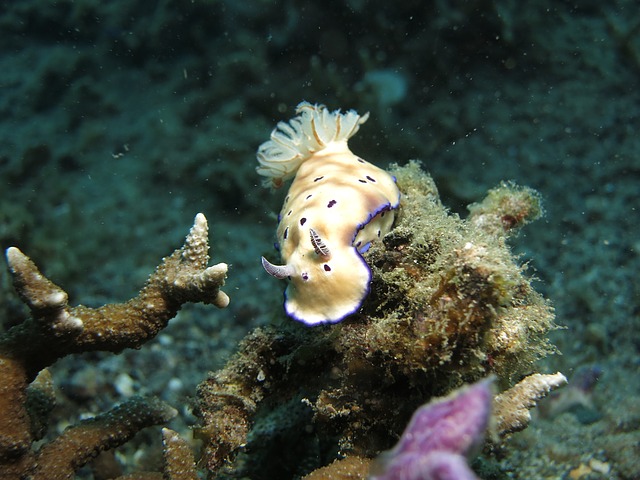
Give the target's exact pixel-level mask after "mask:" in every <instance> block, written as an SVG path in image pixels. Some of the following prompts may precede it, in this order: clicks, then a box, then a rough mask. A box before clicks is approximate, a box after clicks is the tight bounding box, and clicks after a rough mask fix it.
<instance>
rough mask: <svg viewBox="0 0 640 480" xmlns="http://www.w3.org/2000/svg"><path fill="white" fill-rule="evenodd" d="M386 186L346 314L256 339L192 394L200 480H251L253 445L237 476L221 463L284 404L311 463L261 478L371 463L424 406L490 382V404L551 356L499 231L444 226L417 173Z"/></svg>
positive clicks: (549, 315)
mask: <svg viewBox="0 0 640 480" xmlns="http://www.w3.org/2000/svg"><path fill="white" fill-rule="evenodd" d="M390 173H391V174H392V175H394V176H396V177H397V184H398V187H399V189H400V191H401V192H402V198H401V206H400V209H399V210H398V214H397V223H396V226H395V228H394V229H393V230H391V231H390V232H389V233H388V234H387V235H385V237H384V238H383V239H382V242H378V243H377V244H372V246H371V249H370V250H369V251H368V252H367V253H365V254H364V257H365V260H366V261H367V263H368V264H369V265H370V266H371V269H372V281H371V293H370V295H369V296H368V298H367V299H366V301H365V302H364V303H363V306H362V308H361V309H360V310H359V312H357V313H355V314H353V315H351V316H349V317H347V318H346V319H344V320H343V321H342V322H340V323H337V324H334V325H330V326H324V327H316V328H313V329H309V328H307V327H305V326H304V325H301V324H299V323H297V322H285V323H284V324H283V325H281V326H267V327H263V328H259V329H256V330H254V331H253V332H251V333H250V334H249V335H248V336H247V337H246V338H245V340H244V341H243V342H242V343H241V345H240V347H239V351H238V353H237V354H236V355H235V356H234V357H232V358H231V359H230V360H229V362H228V363H227V364H226V365H225V366H224V367H223V368H222V369H221V370H219V371H217V372H213V373H211V374H210V376H209V378H208V379H206V380H205V381H204V382H202V383H201V384H200V386H199V388H198V405H197V408H198V411H197V414H198V416H199V417H200V419H201V426H200V428H199V429H198V434H199V436H200V437H201V438H202V439H203V440H204V443H205V445H204V459H203V462H204V464H205V465H206V466H207V468H208V469H209V470H210V471H212V472H215V471H218V470H219V469H220V467H222V466H223V465H227V467H228V468H230V469H232V470H234V469H235V472H236V473H238V474H246V475H247V476H249V477H251V478H261V476H260V472H263V471H264V468H265V467H264V464H261V463H260V460H259V459H260V458H265V456H264V455H262V454H261V453H260V452H259V451H258V450H259V448H260V447H259V446H258V445H253V448H252V451H251V452H245V453H244V454H243V459H242V465H239V464H233V463H229V461H230V460H232V459H233V457H234V453H235V452H237V451H238V448H240V447H241V446H242V445H245V444H246V443H247V435H248V432H249V431H250V430H251V427H252V425H253V423H254V421H255V420H256V418H263V416H271V414H272V412H275V411H278V410H279V409H280V406H281V405H284V404H286V403H287V402H289V401H290V400H291V399H293V398H301V399H302V400H301V401H302V402H303V403H304V404H305V405H307V406H308V407H309V408H310V409H311V412H312V420H311V423H310V424H309V425H308V428H309V429H310V431H311V432H313V435H308V436H307V437H306V439H305V441H308V442H309V444H308V445H307V447H308V448H306V451H307V452H314V453H313V455H311V454H309V456H308V458H299V459H298V461H297V462H295V464H292V463H287V464H284V465H278V466H277V468H279V469H280V470H277V471H274V470H270V474H271V475H272V478H273V475H276V476H278V475H279V476H280V478H286V477H287V476H294V475H305V474H307V473H309V472H311V471H312V470H314V469H317V468H320V467H323V466H325V465H328V464H329V463H331V462H332V461H333V460H334V459H336V458H337V457H339V456H358V457H363V458H371V457H373V456H376V455H377V454H378V453H379V452H381V451H383V450H387V449H389V448H390V447H391V446H392V444H393V443H394V441H395V439H397V437H398V436H399V434H400V433H401V432H402V430H403V428H404V427H405V425H406V423H407V421H408V419H409V418H410V416H411V415H412V413H413V412H414V411H415V410H416V409H417V408H418V407H419V406H420V405H422V404H424V403H425V401H427V400H429V399H430V398H433V397H438V396H442V395H445V394H447V393H448V392H451V391H452V390H454V389H455V388H457V387H459V386H461V385H463V384H465V383H469V382H473V381H476V380H479V379H481V378H485V377H487V376H488V375H491V374H493V375H495V377H496V387H497V389H498V391H502V390H506V389H507V388H509V387H511V386H513V385H514V384H515V383H516V382H517V381H519V380H520V379H521V378H522V377H524V376H527V375H529V374H530V373H533V372H535V365H534V362H535V361H536V360H537V359H539V358H541V357H544V356H546V355H548V354H550V353H553V352H555V349H554V347H553V346H552V345H551V344H550V343H549V341H548V339H547V333H548V332H549V331H550V330H551V329H553V328H555V325H554V321H553V320H554V315H553V309H552V307H551V306H550V305H549V303H548V302H547V301H546V300H545V299H544V298H543V297H542V296H541V295H540V294H538V293H537V292H536V291H535V290H534V289H533V288H532V286H531V284H530V280H529V278H527V276H526V275H525V271H524V269H523V267H522V266H520V265H518V263H517V262H516V259H515V258H514V256H513V255H512V254H511V252H510V250H509V247H508V244H507V239H508V235H509V231H506V232H505V230H504V229H500V230H499V231H497V230H495V229H489V231H487V230H486V229H483V228H480V227H479V226H477V225H474V224H473V222H469V221H467V220H463V219H460V218H459V217H458V216H457V215H452V214H451V213H449V212H448V211H447V209H446V208H445V207H444V206H443V205H442V204H441V202H440V200H439V196H438V192H437V189H436V187H435V185H434V183H433V180H432V179H431V177H429V175H427V174H426V173H424V172H422V171H421V169H420V167H419V164H418V162H411V163H409V164H408V165H406V166H404V167H398V166H395V167H393V168H392V169H391V170H390ZM512 231H513V230H512ZM281 412H282V413H281V414H282V415H297V413H296V411H295V410H293V409H281ZM300 415H304V416H306V415H308V412H306V411H305V412H303V413H300ZM271 418H272V421H273V423H274V424H275V423H277V422H276V421H275V420H273V417H271ZM282 424H283V425H285V424H288V425H295V424H296V422H295V421H292V419H291V418H287V419H286V421H285V419H283V420H282ZM291 433H292V434H291V435H289V436H287V435H283V434H282V431H280V430H278V432H277V433H276V432H275V431H274V432H273V436H272V438H276V436H277V438H278V442H276V443H277V445H274V444H271V445H270V447H269V448H272V449H273V448H276V449H277V448H279V449H288V448H290V445H287V443H286V442H287V441H288V440H287V439H288V438H291V439H293V438H295V439H296V442H299V441H300V435H297V434H296V432H294V431H292V432H291ZM262 435H263V438H269V437H268V436H265V435H267V432H264V431H263V432H262ZM263 443H268V442H267V441H266V440H265V441H264V442H263ZM296 448H300V449H301V450H305V448H303V446H300V445H296ZM252 459H253V460H254V462H255V463H253V464H252ZM274 468H275V467H274ZM264 478H266V477H264Z"/></svg>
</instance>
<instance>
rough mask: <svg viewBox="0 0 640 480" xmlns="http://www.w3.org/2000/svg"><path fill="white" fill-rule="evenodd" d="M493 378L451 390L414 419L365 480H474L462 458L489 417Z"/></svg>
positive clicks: (480, 436)
mask: <svg viewBox="0 0 640 480" xmlns="http://www.w3.org/2000/svg"><path fill="white" fill-rule="evenodd" d="M492 382H493V379H487V380H482V381H480V382H477V383H474V384H473V385H471V386H469V387H466V388H462V389H459V390H456V391H455V392H453V393H452V394H451V395H449V396H448V397H446V398H443V399H439V400H437V401H435V402H431V403H429V404H427V405H423V406H422V407H420V408H419V409H418V410H416V412H415V413H414V414H413V417H412V418H411V421H410V422H409V425H408V426H407V428H406V429H405V431H404V433H403V434H402V437H401V438H400V441H399V442H398V444H397V445H396V446H395V447H394V448H393V449H392V450H389V451H388V452H385V453H383V454H382V455H381V456H380V457H379V459H378V460H377V461H376V462H375V464H374V468H373V469H372V472H371V475H370V477H369V479H370V480H474V479H476V480H477V477H476V475H475V474H474V473H473V471H472V470H471V469H470V468H469V466H468V465H467V457H469V456H470V455H472V454H473V453H475V452H476V451H477V449H479V448H480V446H481V445H482V442H483V440H484V433H485V430H486V429H487V425H488V423H489V418H490V416H491V404H492V401H493V392H492V388H491V384H492Z"/></svg>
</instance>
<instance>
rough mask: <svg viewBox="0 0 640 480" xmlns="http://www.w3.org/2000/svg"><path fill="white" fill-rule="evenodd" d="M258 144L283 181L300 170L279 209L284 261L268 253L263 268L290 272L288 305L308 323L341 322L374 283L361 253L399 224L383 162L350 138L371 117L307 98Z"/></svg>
mask: <svg viewBox="0 0 640 480" xmlns="http://www.w3.org/2000/svg"><path fill="white" fill-rule="evenodd" d="M296 113H297V114H298V115H297V116H296V117H294V118H293V119H291V120H290V121H289V122H288V123H285V122H280V123H278V125H277V127H276V128H275V130H273V132H272V133H271V139H270V140H269V141H267V142H265V143H263V144H262V145H261V146H260V147H259V149H258V154H257V157H258V162H259V164H260V165H259V166H258V168H257V171H258V173H259V174H260V175H263V176H265V177H267V179H268V180H266V182H265V183H267V184H268V185H271V186H274V187H276V188H277V187H280V186H281V185H282V183H283V182H284V181H286V180H288V179H289V178H292V177H295V178H294V180H293V183H292V184H291V187H290V188H289V192H288V194H287V196H286V198H285V201H284V205H283V206H282V210H281V211H280V215H279V217H278V218H279V224H278V231H277V237H278V245H279V249H280V254H281V256H282V260H283V262H284V265H274V264H272V263H270V262H269V261H268V260H266V259H265V258H264V257H263V259H262V265H263V266H264V268H265V270H266V271H267V272H268V273H269V274H271V275H272V276H274V277H276V278H288V279H289V285H288V287H287V290H286V292H285V303H284V305H285V310H286V312H287V314H288V315H289V316H291V317H292V318H294V319H296V320H299V321H301V322H304V323H305V324H307V325H318V324H324V323H335V322H339V321H340V320H342V319H344V318H345V317H346V316H348V315H350V314H352V313H354V312H356V311H357V310H358V309H359V308H360V306H361V305H362V302H363V300H364V298H365V297H366V295H367V293H368V291H369V283H370V281H371V271H370V269H369V266H368V265H367V263H366V262H365V261H364V259H363V258H362V253H364V252H365V251H367V249H368V248H369V246H370V245H371V242H373V241H376V240H378V239H380V238H381V237H383V236H384V235H385V234H386V233H387V232H388V231H389V230H390V229H391V227H392V226H393V220H394V217H395V210H396V209H397V208H398V206H399V204H400V191H399V190H398V187H397V185H396V182H395V179H394V178H393V177H392V176H391V175H389V174H388V173H387V172H385V171H384V170H382V169H380V168H378V167H376V166H375V165H372V164H371V163H369V162H367V161H365V160H363V159H362V158H360V157H358V156H356V155H354V154H353V153H352V152H351V151H350V150H349V147H348V145H347V140H348V139H349V138H351V137H352V136H353V135H354V134H355V133H356V132H357V131H358V129H359V128H360V125H361V124H363V123H364V122H365V121H366V120H367V118H368V114H366V115H358V114H357V113H356V112H355V111H353V110H349V111H348V112H345V113H342V112H340V111H339V110H336V111H334V112H330V111H328V110H327V108H326V107H325V106H324V105H312V104H310V103H307V102H302V103H300V104H299V105H298V107H297V109H296Z"/></svg>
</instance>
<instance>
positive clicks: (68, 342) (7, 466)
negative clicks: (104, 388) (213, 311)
mask: <svg viewBox="0 0 640 480" xmlns="http://www.w3.org/2000/svg"><path fill="white" fill-rule="evenodd" d="M208 250H209V245H208V226H207V221H206V218H205V217H204V215H202V214H198V215H197V216H196V218H195V222H194V225H193V227H192V228H191V231H190V232H189V235H188V236H187V238H186V240H185V244H184V246H183V247H182V248H180V249H178V250H176V251H175V252H174V253H173V254H172V255H170V256H169V257H166V258H165V259H164V260H163V261H162V263H161V264H160V266H159V267H158V268H157V269H156V271H155V273H153V274H152V275H151V276H150V277H149V280H148V281H147V283H146V285H145V286H144V288H143V289H142V290H141V291H140V293H139V294H138V296H136V297H135V298H133V299H131V300H129V301H127V302H125V303H121V304H110V305H105V306H103V307H100V308H88V307H85V306H82V305H79V306H77V307H71V306H69V305H68V303H67V294H66V292H65V291H64V290H62V289H61V288H60V287H58V286H57V285H55V284H54V283H53V282H51V281H50V280H49V279H47V278H46V277H45V276H44V275H43V274H42V273H40V271H39V270H38V268H37V267H36V266H35V264H34V263H33V262H32V261H31V260H30V259H29V257H27V256H26V255H24V254H23V253H22V252H21V251H20V250H19V249H17V248H15V247H11V248H9V249H7V252H6V257H7V263H8V264H9V269H10V272H11V274H12V277H13V283H14V286H15V289H16V291H17V293H18V295H19V296H20V298H21V299H22V300H23V302H24V303H25V304H26V305H27V306H28V307H29V309H30V310H31V318H29V319H26V320H25V321H23V322H22V323H19V324H18V325H15V326H14V327H12V328H11V329H9V330H8V331H7V332H6V333H4V334H3V335H2V336H0V471H2V474H3V475H2V478H3V479H4V478H6V479H18V478H24V477H25V476H29V477H30V478H33V479H49V480H60V479H68V478H72V476H73V474H74V472H75V470H77V469H78V468H79V467H81V466H82V465H83V464H84V463H86V462H87V461H88V460H89V459H91V458H92V456H95V455H96V454H97V453H98V452H100V451H102V450H107V449H110V448H113V447H115V446H118V445H121V444H122V443H124V442H126V441H127V440H129V439H130V438H131V437H132V436H133V435H134V434H135V433H137V432H138V431H139V430H140V429H142V428H144V427H146V426H150V425H155V424H158V423H164V422H166V421H167V420H168V419H169V418H171V417H172V416H173V415H175V411H174V410H173V409H172V408H170V407H168V406H167V405H165V404H163V403H162V402H159V401H158V400H153V399H152V400H143V399H140V398H133V399H131V400H130V401H128V402H126V403H124V404H122V405H120V406H118V407H116V408H114V409H113V410H112V411H110V412H108V413H106V414H102V415H98V416H96V417H95V418H93V419H90V420H84V421H82V422H80V423H79V424H78V425H76V426H73V427H70V428H68V429H67V430H65V432H63V433H62V434H61V435H60V436H58V437H57V438H54V439H53V440H51V441H49V442H48V443H45V444H44V445H43V446H42V447H41V448H40V449H39V450H38V451H35V450H34V449H33V443H34V442H35V441H37V440H40V439H41V438H42V437H43V435H44V433H45V430H46V424H47V416H48V414H49V412H50V411H51V408H52V405H53V394H52V387H51V381H50V377H49V375H48V373H47V371H46V368H47V367H49V366H50V365H52V364H53V363H54V362H55V361H56V360H57V359H59V358H62V357H64V356H66V355H69V354H72V353H80V352H87V351H98V350H99V351H110V352H114V353H118V352H121V351H122V350H124V349H125V348H140V347H141V346H142V345H143V344H144V343H145V342H147V341H148V340H150V339H151V338H153V337H154V336H155V335H156V334H157V333H158V332H159V331H160V330H162V329H163V328H164V327H165V326H166V325H167V323H168V321H169V320H170V319H171V318H173V317H174V316H175V315H176V314H177V312H178V310H179V309H180V308H181V306H182V305H183V304H185V303H187V302H203V303H208V304H214V305H216V306H218V307H220V308H223V307H225V306H227V304H228V303H229V298H228V297H227V296H226V294H225V293H224V292H222V291H221V290H220V287H221V286H222V285H223V284H224V279H225V277H226V272H227V266H226V264H224V263H220V264H217V265H214V266H212V267H208V266H207V264H208V261H209V255H208ZM172 438H173V437H171V435H169V434H165V444H167V445H169V444H170V445H173V446H175V449H179V450H180V447H179V446H178V444H177V443H176V441H175V440H173V439H172ZM165 458H169V459H170V458H171V456H170V455H169V456H165ZM168 478H188V477H168Z"/></svg>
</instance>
